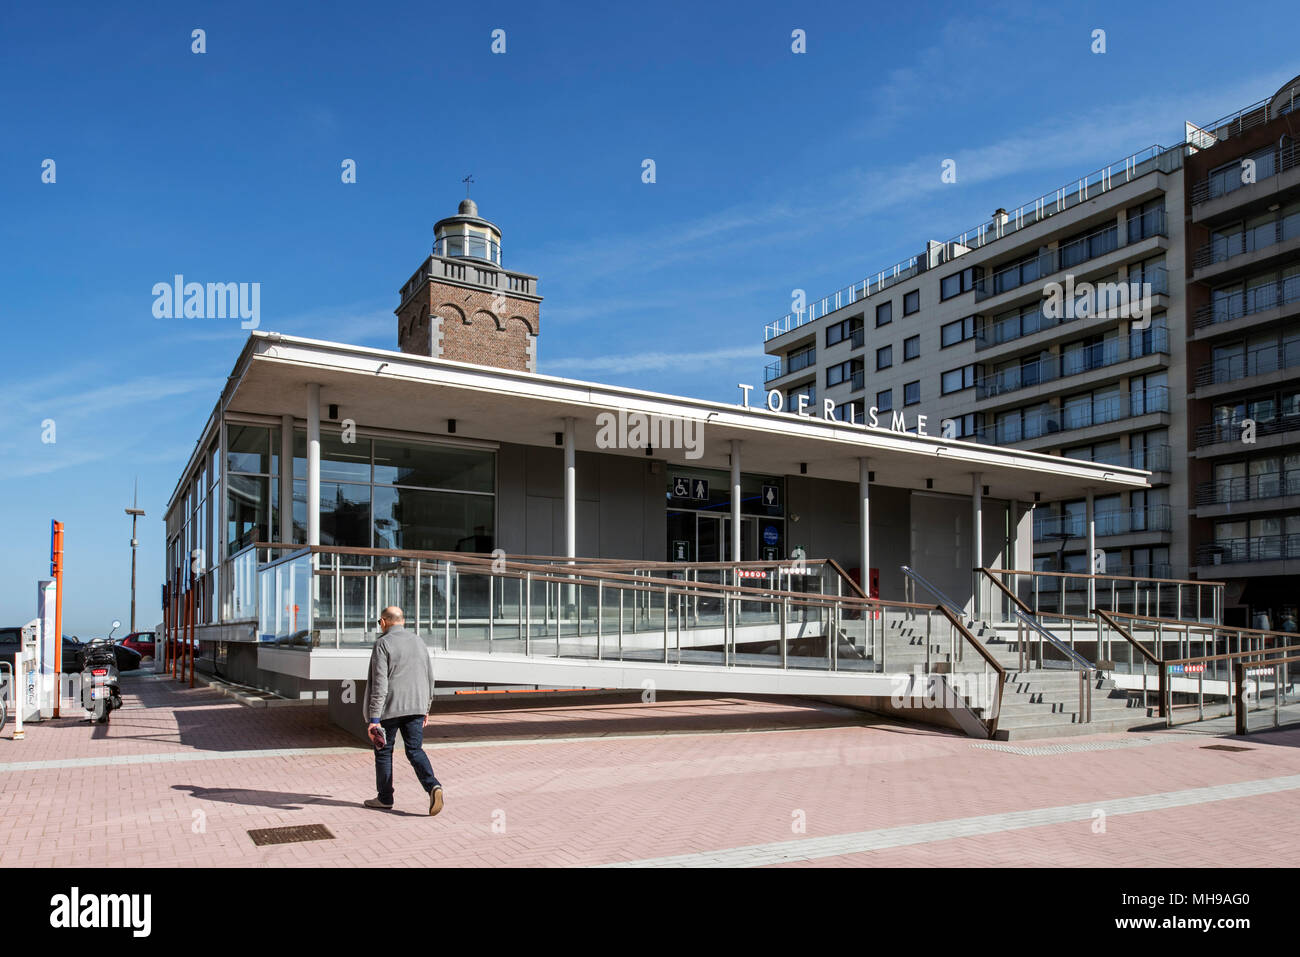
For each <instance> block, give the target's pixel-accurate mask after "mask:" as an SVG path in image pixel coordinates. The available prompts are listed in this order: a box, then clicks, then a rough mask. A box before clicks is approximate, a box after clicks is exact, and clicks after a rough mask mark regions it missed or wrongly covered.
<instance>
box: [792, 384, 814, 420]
mask: <svg viewBox="0 0 1300 957" xmlns="http://www.w3.org/2000/svg"><path fill="white" fill-rule="evenodd" d="M801 395H806V396H807V397H808V400H807V401H806V402H805V403H804V410H805V414H806V412H807V410H808V409H811V408H812V407H813V406H815V405H816V404H817V386H815V385H812V384H809V385H803V386H799V387H798V388H797V390H796V391H794V392H791V393H790V394H789V395H788V396H786V397H785V411H787V412H796V413H797V412H798V411H799V396H801Z"/></svg>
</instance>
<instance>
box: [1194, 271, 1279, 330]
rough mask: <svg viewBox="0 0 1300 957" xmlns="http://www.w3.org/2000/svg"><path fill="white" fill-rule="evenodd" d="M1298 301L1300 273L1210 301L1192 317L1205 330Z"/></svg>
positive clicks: (1197, 325)
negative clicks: (1221, 323) (1207, 327)
mask: <svg viewBox="0 0 1300 957" xmlns="http://www.w3.org/2000/svg"><path fill="white" fill-rule="evenodd" d="M1297 302H1300V276H1288V277H1286V278H1284V279H1280V280H1278V281H1277V282H1274V283H1269V284H1268V285H1267V286H1256V287H1255V288H1254V289H1245V288H1243V289H1242V291H1241V292H1239V293H1234V294H1233V295H1231V296H1224V297H1223V298H1221V299H1216V300H1215V301H1214V302H1209V303H1206V304H1205V305H1204V306H1201V307H1200V308H1199V309H1197V310H1196V312H1194V313H1193V314H1192V319H1193V322H1194V324H1195V327H1196V328H1197V329H1204V328H1205V327H1206V326H1213V325H1217V324H1218V323H1220V322H1231V321H1232V320H1233V319H1240V318H1241V317H1242V316H1250V315H1254V314H1255V313H1257V312H1266V311H1267V310H1269V309H1275V308H1277V307H1278V306H1289V305H1293V304H1294V303H1297Z"/></svg>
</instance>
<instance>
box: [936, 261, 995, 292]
mask: <svg viewBox="0 0 1300 957" xmlns="http://www.w3.org/2000/svg"><path fill="white" fill-rule="evenodd" d="M983 278H984V267H983V266H968V267H967V268H965V269H963V270H962V271H961V272H955V273H953V274H952V275H951V276H944V277H943V278H942V279H940V280H939V298H940V300H946V299H951V298H952V297H953V296H960V295H961V294H962V293H964V292H970V291H971V290H972V289H974V288H975V283H976V282H977V281H978V280H980V279H983Z"/></svg>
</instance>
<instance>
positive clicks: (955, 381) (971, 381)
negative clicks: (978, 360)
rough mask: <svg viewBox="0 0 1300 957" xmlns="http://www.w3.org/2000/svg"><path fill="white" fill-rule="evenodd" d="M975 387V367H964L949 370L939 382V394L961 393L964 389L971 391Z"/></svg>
mask: <svg viewBox="0 0 1300 957" xmlns="http://www.w3.org/2000/svg"><path fill="white" fill-rule="evenodd" d="M974 385H975V366H974V365H968V366H962V367H961V368H960V369H949V370H948V371H947V372H945V373H944V374H943V376H942V377H941V378H940V380H939V386H940V388H939V394H940V395H948V394H950V393H953V392H960V391H961V390H962V389H969V388H971V387H973V386H974Z"/></svg>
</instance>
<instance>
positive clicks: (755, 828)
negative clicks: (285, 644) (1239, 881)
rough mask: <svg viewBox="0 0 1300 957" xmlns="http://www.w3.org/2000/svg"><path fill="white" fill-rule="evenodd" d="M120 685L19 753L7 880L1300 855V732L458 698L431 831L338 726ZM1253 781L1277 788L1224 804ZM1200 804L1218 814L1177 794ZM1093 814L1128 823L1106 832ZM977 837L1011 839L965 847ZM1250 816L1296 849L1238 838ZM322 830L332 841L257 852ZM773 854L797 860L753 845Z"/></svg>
mask: <svg viewBox="0 0 1300 957" xmlns="http://www.w3.org/2000/svg"><path fill="white" fill-rule="evenodd" d="M124 690H125V691H126V699H127V700H126V703H127V705H128V707H127V708H125V709H124V710H122V711H120V712H117V713H116V714H115V715H114V717H113V721H112V723H111V725H109V726H108V728H107V729H105V728H103V727H102V726H95V725H91V724H88V723H86V722H85V721H84V720H79V719H77V718H65V719H63V720H61V721H59V722H46V723H43V724H38V725H29V727H28V737H27V740H26V741H23V742H14V741H12V740H10V737H9V733H8V732H10V731H11V728H12V726H10V727H9V728H6V734H5V735H4V736H3V737H0V866H23V865H36V864H41V865H71V864H76V865H82V866H95V865H98V864H112V865H115V866H176V865H182V866H183V865H189V864H198V865H206V866H258V865H266V866H363V865H371V866H385V867H390V866H403V865H412V864H416V865H421V864H445V865H472V866H506V865H535V866H571V865H598V864H611V863H620V862H629V861H646V860H651V859H660V858H665V857H669V858H681V859H682V862H684V863H690V864H702V863H707V862H709V860H710V859H713V858H717V859H719V861H720V862H721V863H730V864H737V863H739V864H746V863H755V864H773V863H777V864H782V865H785V866H876V865H904V866H934V865H943V864H956V865H981V864H984V865H1003V866H1017V865H1035V864H1046V865H1053V866H1056V865H1074V864H1079V865H1085V864H1093V865H1106V866H1138V867H1140V866H1149V865H1156V864H1159V865H1196V864H1213V865H1215V866H1237V865H1242V866H1250V865H1258V864H1261V863H1286V862H1289V861H1290V860H1292V859H1294V857H1295V856H1296V852H1297V851H1300V824H1297V823H1296V821H1295V817H1296V815H1295V814H1294V808H1295V807H1296V806H1297V803H1298V802H1297V798H1298V797H1300V791H1298V790H1297V789H1296V788H1293V787H1291V786H1290V785H1288V784H1286V783H1285V780H1284V779H1288V778H1290V777H1292V776H1295V775H1300V729H1297V730H1288V731H1281V732H1272V733H1268V734H1262V735H1258V736H1254V737H1252V738H1250V739H1249V740H1247V741H1245V742H1244V745H1245V746H1246V747H1249V748H1250V749H1251V750H1249V751H1244V752H1238V753H1232V752H1221V751H1207V750H1204V746H1205V745H1206V744H1210V743H1214V740H1215V739H1212V738H1208V737H1206V736H1204V735H1196V734H1171V733H1165V732H1145V733H1142V734H1140V735H1133V734H1129V735H1101V736H1092V737H1087V738H1070V739H1062V740H1060V741H1058V742H1054V743H1056V744H1060V745H1063V746H1065V747H1066V750H1062V751H1061V752H1059V753H1050V752H1049V753H1031V754H1018V753H1011V752H1007V751H999V750H994V749H989V748H979V747H975V746H973V742H971V740H970V739H967V738H961V737H956V736H954V735H949V734H944V733H941V732H938V731H934V730H930V729H923V728H916V727H911V726H904V725H898V724H893V723H889V722H885V721H882V720H879V719H875V718H871V717H869V716H860V715H857V714H854V713H852V712H848V711H845V710H843V709H839V708H834V707H831V706H828V705H818V704H816V703H812V702H798V701H789V700H744V699H694V700H693V699H689V698H688V697H687V696H677V697H674V698H673V699H672V700H665V699H664V698H663V697H661V699H660V700H659V701H658V702H656V703H654V704H642V703H641V702H640V701H639V700H636V699H632V700H621V701H610V700H608V699H603V700H599V701H592V700H573V699H566V700H562V701H560V700H557V701H553V702H552V701H540V700H538V699H530V700H528V701H513V702H500V703H498V702H493V703H492V706H489V704H488V703H486V702H485V703H480V702H477V701H460V702H456V704H455V705H454V706H449V710H448V711H447V712H446V713H442V714H440V715H439V716H438V717H437V722H436V724H435V725H434V726H432V727H430V728H429V729H428V732H427V734H428V737H427V739H426V740H427V749H428V751H429V753H430V757H431V759H432V761H433V764H434V768H435V770H436V771H437V773H438V776H439V777H440V778H441V779H442V781H443V782H444V784H445V786H446V789H447V807H446V809H445V810H444V811H443V813H442V814H441V815H439V816H438V817H436V818H432V819H430V818H429V817H428V816H427V815H426V814H425V813H424V810H425V805H424V796H423V793H422V792H421V791H420V790H419V788H418V786H417V785H416V783H415V779H414V775H413V774H412V772H411V771H410V768H409V767H408V766H407V765H406V763H405V760H404V759H403V758H402V757H401V756H400V755H398V757H397V759H396V761H395V765H396V785H397V810H396V811H394V812H380V811H370V810H367V809H364V808H362V807H360V806H359V802H360V801H361V800H362V799H364V798H366V797H370V796H372V795H373V787H374V784H373V761H372V759H371V756H370V752H369V751H368V750H367V749H366V748H364V747H361V746H357V744H356V741H355V739H354V738H353V737H351V736H350V735H349V734H347V733H345V732H344V731H342V730H340V729H337V728H334V727H332V726H331V725H329V724H328V721H327V720H326V717H325V713H324V710H323V709H322V708H319V707H288V708H267V709H262V708H246V707H243V706H242V705H239V704H237V703H235V702H233V701H231V700H230V699H228V698H225V697H223V696H221V695H219V694H217V693H216V692H213V691H209V690H207V689H194V690H192V691H191V690H190V689H188V688H181V687H177V686H175V685H174V684H172V683H171V682H169V681H167V680H155V679H152V678H148V677H145V676H130V677H128V679H127V681H126V683H125V688H124ZM755 729H765V730H763V731H761V732H760V731H758V730H755ZM722 731H725V732H728V733H718V732H722ZM1107 742H1114V743H1116V744H1122V745H1123V746H1116V747H1107V748H1097V747H1095V746H1096V745H1098V744H1105V743H1107ZM1042 743H1043V742H1033V744H1036V745H1037V744H1042ZM1234 743H1241V742H1234ZM1080 745H1086V746H1089V747H1088V748H1087V749H1085V748H1082V747H1079V746H1080ZM103 759H108V761H107V762H106V761H105V760H103ZM127 761H129V762H130V763H126V762H127ZM1279 781H1282V782H1283V783H1280V784H1279V783H1277V782H1279ZM1249 782H1254V783H1253V784H1249V789H1254V790H1255V791H1261V790H1262V791H1264V792H1265V793H1251V794H1249V795H1247V796H1233V795H1234V794H1236V792H1233V791H1231V790H1229V789H1228V788H1227V786H1230V785H1246V784H1247V783H1249ZM1268 782H1272V783H1268ZM1270 787H1273V788H1277V790H1273V791H1268V790H1267V789H1268V788H1270ZM1297 787H1300V780H1298V783H1297ZM1207 788H1208V789H1218V790H1210V791H1205V790H1204V789H1207ZM1197 789H1200V790H1199V791H1198V794H1199V797H1198V798H1197V801H1198V802H1199V803H1194V804H1178V803H1177V799H1176V798H1171V797H1169V795H1170V794H1171V793H1172V792H1178V791H1191V790H1197ZM97 794H98V795H100V796H101V799H100V800H99V802H98V804H95V803H93V801H92V799H93V797H94V796H95V795H97ZM1141 796H1151V798H1150V803H1149V804H1147V805H1143V804H1136V803H1133V802H1131V801H1129V802H1127V803H1125V802H1126V799H1131V798H1135V797H1141ZM1108 802H1109V803H1108ZM1075 805H1080V806H1085V807H1084V811H1083V812H1081V813H1076V814H1074V816H1073V817H1074V819H1058V818H1061V817H1062V815H1063V814H1064V812H1062V811H1060V810H1059V809H1061V808H1066V807H1069V806H1075ZM1093 805H1095V807H1096V808H1100V809H1102V810H1103V811H1105V810H1107V808H1108V807H1109V808H1110V811H1109V812H1108V813H1107V814H1106V817H1105V829H1104V831H1101V832H1099V831H1098V830H1097V825H1096V818H1095V817H1094V816H1093V815H1092V814H1091V812H1090V810H1089V808H1091V807H1092V806H1093ZM1148 806H1149V807H1151V808H1152V809H1150V810H1146V809H1143V808H1144V807H1148ZM1053 809H1055V810H1053ZM1026 812H1038V813H1039V815H1040V816H1039V817H1033V816H1030V817H1026V816H1025V813H1026ZM1053 815H1055V817H1054V816H1053ZM1064 816H1065V817H1069V815H1068V814H1067V815H1064ZM968 819H980V820H982V821H985V824H983V825H981V826H982V827H986V828H988V829H989V833H969V832H966V831H962V830H961V828H962V827H968V826H969V825H959V824H957V823H956V822H959V821H966V820H968ZM1242 820H1244V821H1246V822H1248V823H1249V824H1250V825H1251V827H1252V829H1253V828H1258V829H1259V832H1260V833H1264V834H1267V835H1268V836H1269V840H1270V842H1271V844H1272V845H1273V847H1274V848H1277V847H1279V846H1280V847H1281V849H1282V851H1283V853H1282V854H1280V855H1279V854H1273V855H1269V856H1265V855H1262V854H1261V853H1260V851H1259V849H1258V848H1256V847H1254V846H1253V845H1252V844H1251V843H1250V842H1243V841H1241V840H1240V839H1239V838H1238V836H1237V832H1236V831H1235V830H1234V825H1236V824H1239V823H1240V822H1241V821H1242ZM989 822H991V823H989ZM312 823H320V824H324V825H326V826H327V827H328V828H329V829H330V831H331V832H333V833H334V835H335V836H336V839H335V840H332V841H322V842H313V843H307V844H296V845H278V846H267V847H256V846H254V845H253V843H252V840H251V839H250V838H249V837H248V834H247V831H248V830H250V829H255V828H263V827H274V826H277V825H282V824H312ZM801 826H802V830H800V827H801ZM906 828H912V830H899V829H906ZM962 833H966V834H967V836H959V835H960V834H962ZM891 835H892V836H891ZM900 835H902V836H904V837H906V838H907V841H908V842H900V840H899V839H898V838H899V836H900ZM918 837H919V838H921V839H920V840H917V839H916V838H918ZM818 842H820V843H818ZM770 844H778V845H780V846H779V848H778V852H779V853H778V854H777V855H776V856H775V859H774V858H773V855H771V854H769V855H767V856H766V857H762V859H759V857H761V855H760V856H758V857H755V858H754V859H752V860H751V859H749V857H748V856H747V855H748V852H747V851H744V850H737V849H748V848H752V847H754V846H756V845H770ZM867 847H870V848H872V849H870V850H866V849H864V848H867Z"/></svg>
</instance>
